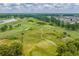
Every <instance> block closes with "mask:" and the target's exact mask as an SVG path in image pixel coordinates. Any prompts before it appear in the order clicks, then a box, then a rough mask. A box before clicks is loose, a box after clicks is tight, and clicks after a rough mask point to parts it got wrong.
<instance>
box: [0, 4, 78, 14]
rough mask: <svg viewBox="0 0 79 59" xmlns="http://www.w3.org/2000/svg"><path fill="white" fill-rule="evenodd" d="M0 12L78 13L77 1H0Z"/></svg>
mask: <svg viewBox="0 0 79 59" xmlns="http://www.w3.org/2000/svg"><path fill="white" fill-rule="evenodd" d="M0 13H79V3H0Z"/></svg>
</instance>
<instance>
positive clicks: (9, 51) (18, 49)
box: [0, 41, 22, 56]
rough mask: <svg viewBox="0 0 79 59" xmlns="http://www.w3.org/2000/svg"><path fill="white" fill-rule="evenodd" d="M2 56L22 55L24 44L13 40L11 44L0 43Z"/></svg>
mask: <svg viewBox="0 0 79 59" xmlns="http://www.w3.org/2000/svg"><path fill="white" fill-rule="evenodd" d="M0 55H1V56H20V55H22V44H21V43H20V42H16V41H14V42H12V43H11V44H10V46H8V45H4V44H1V45H0Z"/></svg>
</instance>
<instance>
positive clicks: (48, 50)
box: [0, 18, 79, 56]
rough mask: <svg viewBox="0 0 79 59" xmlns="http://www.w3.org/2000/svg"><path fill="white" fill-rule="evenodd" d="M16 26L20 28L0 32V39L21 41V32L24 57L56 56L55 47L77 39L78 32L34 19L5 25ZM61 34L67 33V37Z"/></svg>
mask: <svg viewBox="0 0 79 59" xmlns="http://www.w3.org/2000/svg"><path fill="white" fill-rule="evenodd" d="M17 24H21V26H19V27H14V28H13V29H12V30H7V31H5V32H0V39H1V40H2V39H7V41H6V42H10V41H8V40H11V41H14V40H22V35H21V33H22V32H23V33H24V35H23V53H24V55H31V56H35V55H38V56H41V55H42V56H46V55H48V56H51V55H53V56H54V55H57V52H56V49H57V46H59V45H62V44H65V43H66V42H68V41H70V40H74V39H76V38H79V33H78V32H79V31H69V30H66V29H64V28H60V27H58V26H54V25H53V26H51V25H49V23H47V22H43V21H40V20H37V19H34V18H24V19H19V18H18V19H17V21H16V22H11V23H7V24H6V25H12V26H15V25H17ZM0 26H2V25H0ZM63 32H67V35H64V34H63ZM68 35H69V36H68ZM14 37H16V39H14ZM3 43H4V42H3Z"/></svg>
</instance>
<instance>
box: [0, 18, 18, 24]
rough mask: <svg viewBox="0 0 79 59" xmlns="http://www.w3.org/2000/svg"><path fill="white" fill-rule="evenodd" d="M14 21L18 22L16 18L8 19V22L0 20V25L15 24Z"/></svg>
mask: <svg viewBox="0 0 79 59" xmlns="http://www.w3.org/2000/svg"><path fill="white" fill-rule="evenodd" d="M14 21H17V20H16V19H14V18H12V19H8V20H0V24H5V23H9V22H14Z"/></svg>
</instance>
